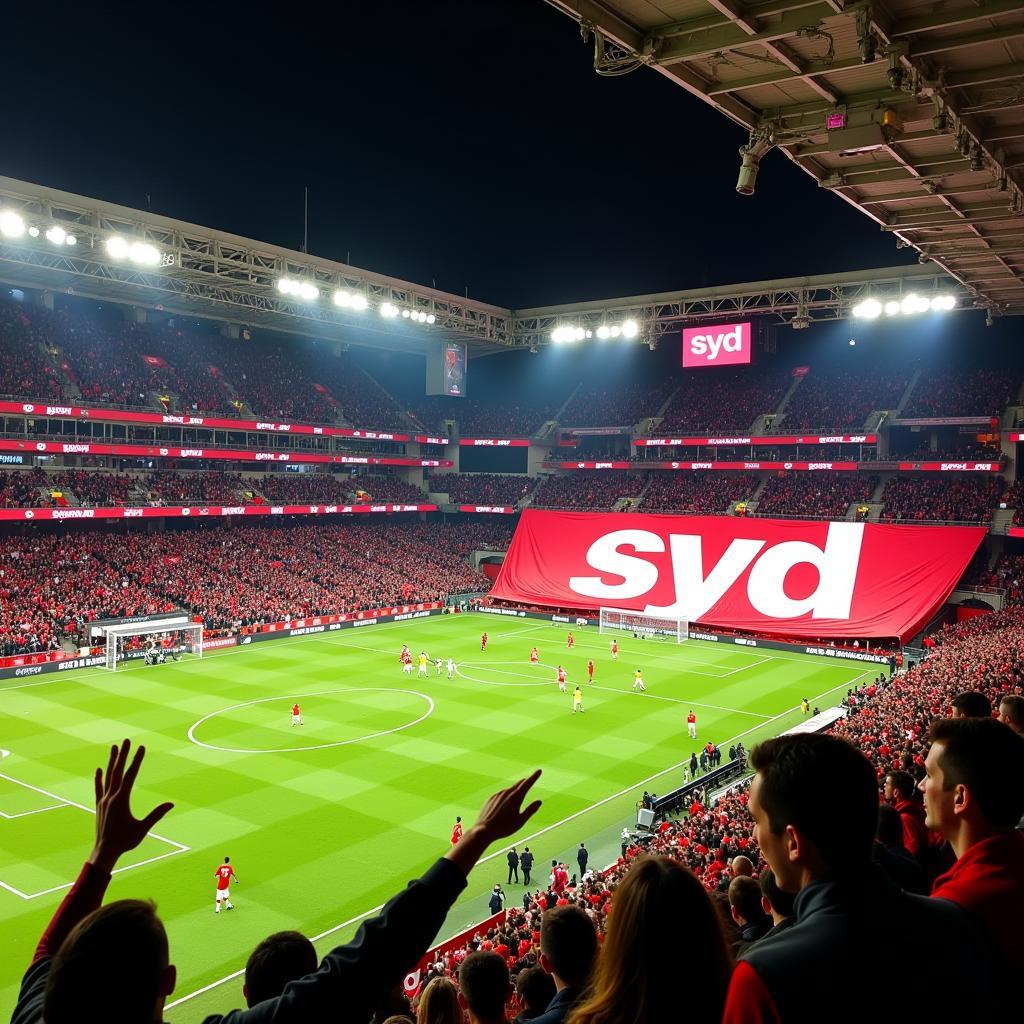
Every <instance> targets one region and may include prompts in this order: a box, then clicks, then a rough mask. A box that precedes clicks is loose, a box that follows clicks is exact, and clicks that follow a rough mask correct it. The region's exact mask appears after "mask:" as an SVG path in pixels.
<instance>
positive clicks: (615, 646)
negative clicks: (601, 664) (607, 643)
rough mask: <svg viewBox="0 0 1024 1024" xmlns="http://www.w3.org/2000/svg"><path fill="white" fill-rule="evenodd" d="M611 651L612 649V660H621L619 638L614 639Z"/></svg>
mask: <svg viewBox="0 0 1024 1024" xmlns="http://www.w3.org/2000/svg"><path fill="white" fill-rule="evenodd" d="M611 651H612V661H618V660H619V642H618V640H613V641H612V647H611Z"/></svg>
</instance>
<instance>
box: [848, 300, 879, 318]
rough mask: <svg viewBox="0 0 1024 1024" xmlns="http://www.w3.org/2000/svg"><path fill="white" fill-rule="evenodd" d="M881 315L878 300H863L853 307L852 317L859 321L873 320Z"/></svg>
mask: <svg viewBox="0 0 1024 1024" xmlns="http://www.w3.org/2000/svg"><path fill="white" fill-rule="evenodd" d="M881 313H882V304H881V303H880V302H879V301H878V299H865V300H864V301H863V302H858V303H857V305H856V306H854V307H853V315H854V316H855V317H857V318H859V319H861V320H874V319H875V317H877V316H880V315H881Z"/></svg>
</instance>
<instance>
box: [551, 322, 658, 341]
mask: <svg viewBox="0 0 1024 1024" xmlns="http://www.w3.org/2000/svg"><path fill="white" fill-rule="evenodd" d="M639 333H640V325H639V324H638V323H637V322H636V321H635V320H625V321H623V322H622V323H621V324H601V325H600V326H599V327H597V328H596V329H595V330H587V329H585V328H583V327H576V326H574V325H572V324H560V325H559V326H558V327H556V328H554V330H552V332H551V340H552V341H553V342H554V343H555V344H556V345H562V344H567V343H571V342H574V341H583V339H584V338H593V337H595V336H596V337H597V338H598V339H600V340H601V341H607V340H608V339H609V338H635V337H636V336H637V335H638V334H639Z"/></svg>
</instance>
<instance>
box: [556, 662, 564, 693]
mask: <svg viewBox="0 0 1024 1024" xmlns="http://www.w3.org/2000/svg"><path fill="white" fill-rule="evenodd" d="M558 688H559V690H561V691H562V693H565V669H564V668H562V666H561V665H559V666H558Z"/></svg>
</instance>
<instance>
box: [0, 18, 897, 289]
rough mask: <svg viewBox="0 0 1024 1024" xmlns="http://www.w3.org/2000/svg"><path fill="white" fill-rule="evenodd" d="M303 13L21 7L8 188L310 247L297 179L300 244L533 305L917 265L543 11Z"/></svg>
mask: <svg viewBox="0 0 1024 1024" xmlns="http://www.w3.org/2000/svg"><path fill="white" fill-rule="evenodd" d="M315 7H319V5H308V6H307V5H300V4H289V5H275V6H274V8H273V14H272V15H271V16H263V15H261V14H258V13H256V9H255V8H252V11H253V13H251V14H250V13H248V12H247V10H246V8H245V7H243V6H239V5H218V4H209V3H207V4H203V5H194V4H189V3H180V4H174V5H171V6H166V5H153V6H151V7H149V8H145V9H144V8H138V7H129V6H127V5H125V6H124V7H123V8H122V9H121V10H120V11H117V12H114V13H111V12H112V11H114V5H109V6H108V5H100V6H99V7H95V8H94V7H90V6H89V5H71V4H66V5H65V4H58V3H54V4H48V5H46V8H45V18H44V19H43V20H42V21H41V20H40V16H39V15H40V9H39V8H38V7H37V6H35V5H32V4H17V5H14V6H13V7H12V8H11V9H9V10H7V11H5V14H4V32H5V35H6V37H7V39H8V43H7V44H6V45H5V47H4V50H5V53H4V60H3V62H2V64H0V94H2V95H3V96H4V97H5V115H6V116H5V122H4V128H3V134H2V138H0V174H6V175H9V176H11V177H14V178H23V179H26V180H28V181H33V182H38V183H41V184H44V185H50V186H53V187H56V188H61V189H66V190H68V191H71V192H76V193H80V194H82V195H86V196H90V197H95V198H100V199H105V200H109V201H112V202H115V203H122V204H124V205H126V206H131V207H136V208H141V209H146V208H147V206H148V207H149V208H150V209H151V210H152V211H153V212H154V213H160V214H164V215H167V216H170V217H175V218H178V219H181V220H186V221H191V222H194V223H196V224H200V225H203V226H208V227H214V228H220V229H222V230H226V231H232V232H235V233H237V234H241V235H246V236H249V237H251V238H255V239H259V240H262V241H267V242H272V243H276V244H280V245H285V246H289V247H292V248H296V249H297V248H299V246H300V245H301V242H302V196H303V186H304V185H308V186H309V195H310V215H309V249H310V251H311V252H312V253H315V254H317V255H321V256H325V257H329V258H332V259H338V260H345V259H346V255H347V254H350V260H351V262H352V263H353V264H354V265H356V266H359V267H364V268H367V269H369V270H374V271H377V272H380V273H385V274H391V275H393V276H396V277H400V278H405V279H408V280H411V281H415V282H418V283H421V284H426V285H429V284H431V283H432V282H433V283H435V284H436V286H437V287H438V288H442V289H445V290H447V291H451V292H457V293H462V292H464V291H465V290H466V289H467V288H468V290H469V294H470V295H471V296H472V297H473V298H476V299H480V300H485V301H490V302H494V303H497V304H500V305H503V306H511V307H519V308H522V307H526V306H534V305H543V304H547V303H555V302H569V301H577V300H582V299H588V298H599V297H611V296H616V295H630V294H636V293H639V292H651V291H660V290H669V289H680V288H692V287H699V286H701V285H714V284H724V283H729V282H738V281H749V280H758V279H765V278H771V277H783V276H790V275H799V274H816V273H826V272H832V271H836V272H839V271H848V270H857V269H863V268H867V267H885V266H894V265H897V264H899V263H908V262H913V260H914V256H913V254H912V253H908V252H906V251H903V252H897V250H896V248H895V245H894V240H893V239H892V238H891V237H889V236H887V235H883V234H882V233H881V232H880V231H879V230H878V228H877V226H876V225H874V224H873V223H872V222H871V221H869V220H868V219H867V218H866V217H863V216H862V215H860V214H859V213H857V212H856V211H855V210H853V209H852V208H851V207H850V206H848V205H847V204H846V203H844V202H843V201H842V200H841V199H839V198H838V197H835V196H832V195H830V194H828V193H825V192H823V191H822V190H820V189H818V188H817V186H815V185H814V183H813V182H812V181H811V179H810V178H809V177H808V176H807V175H806V174H804V172H803V171H801V170H799V169H798V168H797V167H796V166H795V165H793V164H792V163H791V162H790V161H788V160H787V159H786V158H785V157H784V156H783V155H782V154H780V153H771V154H769V155H768V156H767V157H766V158H765V160H764V162H763V163H762V166H761V173H760V177H759V180H758V183H757V185H758V187H757V194H756V196H754V197H750V198H748V197H744V196H740V195H738V194H737V193H736V192H735V183H736V173H737V169H738V162H739V158H738V156H737V153H736V150H737V148H738V147H739V146H740V145H741V144H742V143H743V142H744V141H745V133H744V132H743V131H742V130H741V129H740V128H739V127H737V126H736V125H734V124H733V123H732V122H730V121H728V120H727V119H726V118H725V117H724V116H722V115H720V114H718V113H717V112H716V111H714V110H712V109H711V108H709V107H706V106H705V105H704V104H702V103H701V102H699V101H698V100H696V99H695V98H693V97H691V96H690V95H689V94H688V93H686V92H685V91H684V90H682V89H681V88H679V87H678V86H675V85H673V84H672V83H670V82H669V81H667V80H666V79H664V78H662V77H661V76H660V75H658V74H657V72H655V71H653V70H650V69H641V70H639V71H637V72H635V73H634V74H632V75H629V76H627V77H625V78H614V79H602V78H599V77H598V76H597V75H595V74H594V72H593V70H592V68H591V49H590V47H589V46H584V44H583V42H582V40H581V39H580V36H579V30H578V28H577V26H576V25H575V23H574V22H572V21H571V20H570V19H568V18H566V17H564V16H563V15H561V14H559V13H558V12H557V11H555V10H554V9H553V8H551V7H549V6H547V4H545V3H544V2H543V0H431V2H423V0H419V2H392V3H386V4H379V5H376V4H344V5H337V7H336V8H333V9H335V10H338V11H342V10H343V11H344V15H341V14H336V15H334V16H333V20H332V17H331V16H329V15H328V14H326V13H321V12H320V11H316V12H315V13H311V8H315ZM322 10H323V11H324V12H326V11H327V10H328V7H327V5H323V8H322ZM11 40H20V41H21V42H20V43H19V44H18V45H15V46H12V45H11V43H10V41H11Z"/></svg>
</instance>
